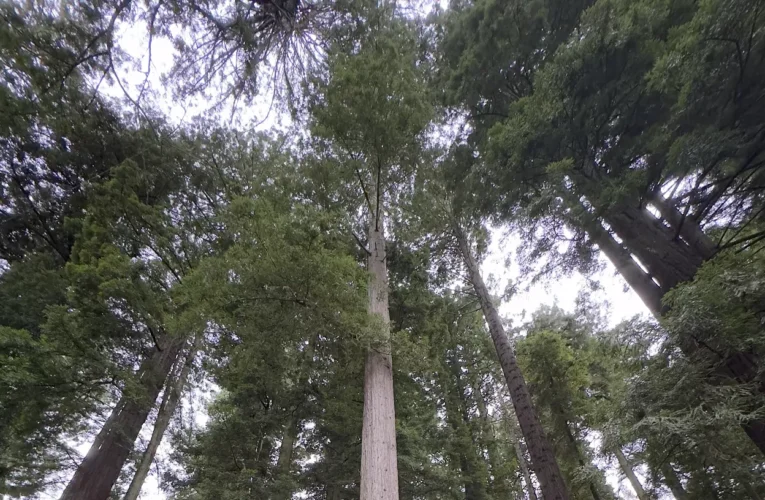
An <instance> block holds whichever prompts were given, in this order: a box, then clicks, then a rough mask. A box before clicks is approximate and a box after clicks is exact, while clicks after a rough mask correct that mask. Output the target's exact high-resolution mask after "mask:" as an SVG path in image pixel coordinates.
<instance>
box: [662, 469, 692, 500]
mask: <svg viewBox="0 0 765 500" xmlns="http://www.w3.org/2000/svg"><path fill="white" fill-rule="evenodd" d="M661 473H662V475H663V476H664V484H666V485H667V487H668V488H669V490H670V491H671V492H672V495H673V496H674V497H675V500H686V499H687V498H688V494H687V493H686V492H685V488H683V483H682V482H681V481H680V478H679V477H677V472H675V469H674V468H673V467H672V465H671V464H670V463H669V462H665V463H664V465H663V466H662V468H661Z"/></svg>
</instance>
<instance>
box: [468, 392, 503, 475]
mask: <svg viewBox="0 0 765 500" xmlns="http://www.w3.org/2000/svg"><path fill="white" fill-rule="evenodd" d="M473 394H474V397H475V401H476V406H477V407H478V415H479V416H480V417H481V426H482V427H483V433H484V435H485V436H486V450H487V452H488V454H489V468H490V470H491V475H492V476H493V478H494V479H493V480H494V481H495V482H500V483H503V484H505V485H507V478H506V477H498V475H497V472H498V471H499V468H500V467H499V450H498V449H497V436H496V433H495V432H494V425H492V422H491V420H490V419H489V410H488V408H487V407H486V400H485V398H484V395H483V392H482V391H481V382H480V380H476V381H475V385H474V387H473Z"/></svg>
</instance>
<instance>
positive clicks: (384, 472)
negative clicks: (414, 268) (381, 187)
mask: <svg viewBox="0 0 765 500" xmlns="http://www.w3.org/2000/svg"><path fill="white" fill-rule="evenodd" d="M370 212H371V213H370V217H369V218H370V220H369V256H368V259H367V262H368V271H369V313H370V314H371V315H372V316H376V317H377V318H378V319H379V323H380V328H381V330H382V331H381V332H380V334H381V337H380V339H379V341H377V342H375V344H374V345H371V346H370V347H369V349H368V351H367V359H366V365H365V368H364V415H363V424H362V430H361V497H360V498H361V500H398V466H397V463H396V415H395V407H394V402H393V365H392V359H391V351H390V315H389V311H388V270H387V264H386V260H385V259H386V257H385V236H384V234H383V225H384V221H383V217H384V214H383V210H382V207H380V206H379V204H378V207H377V210H374V211H370ZM375 212H376V213H375Z"/></svg>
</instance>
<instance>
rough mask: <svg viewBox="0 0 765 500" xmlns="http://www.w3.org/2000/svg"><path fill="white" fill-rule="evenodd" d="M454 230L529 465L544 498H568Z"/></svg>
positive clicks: (477, 274)
mask: <svg viewBox="0 0 765 500" xmlns="http://www.w3.org/2000/svg"><path fill="white" fill-rule="evenodd" d="M454 233H455V236H456V237H457V240H458V243H459V248H460V251H461V253H462V258H463V260H464V262H465V267H467V271H468V275H469V278H470V281H471V282H472V284H473V288H474V289H475V292H476V294H477V295H478V300H479V302H480V303H481V309H482V310H483V313H484V316H485V317H486V321H487V323H488V324H489V332H490V333H491V338H492V340H493V342H494V347H495V349H496V350H497V356H498V357H499V362H500V365H501V366H502V372H503V373H504V376H505V382H506V383H507V388H508V391H509V392H510V397H511V398H512V401H513V406H514V407H515V414H516V415H517V416H518V423H519V424H520V426H521V432H522V433H523V437H524V439H525V440H526V445H527V446H528V447H529V454H530V455H531V467H532V469H533V470H534V473H535V474H536V476H537V479H539V483H540V486H541V489H542V495H543V496H544V498H545V500H568V499H569V498H570V497H569V493H568V489H567V488H566V484H565V483H564V481H563V476H562V475H561V472H560V468H559V467H558V462H557V461H556V459H555V455H554V454H553V449H552V446H550V442H549V441H548V440H547V436H546V435H545V432H544V429H543V428H542V424H541V422H540V421H539V417H538V416H537V413H536V411H535V409H534V406H533V404H532V402H531V394H530V393H529V390H528V387H526V381H525V380H524V379H523V374H522V373H521V370H520V367H519V366H518V362H517V360H516V358H515V352H514V350H513V346H512V344H511V343H510V339H509V338H508V337H507V335H506V334H505V329H504V327H503V326H502V320H501V319H500V317H499V313H498V312H497V309H496V307H495V306H494V304H493V303H492V301H491V296H490V295H489V290H488V289H487V288H486V285H485V284H484V282H483V278H482V277H481V271H480V269H479V268H478V263H477V262H476V260H475V258H474V257H473V252H472V250H471V248H470V245H469V244H468V241H467V237H466V236H465V233H464V232H463V230H462V228H461V227H459V225H457V224H455V227H454Z"/></svg>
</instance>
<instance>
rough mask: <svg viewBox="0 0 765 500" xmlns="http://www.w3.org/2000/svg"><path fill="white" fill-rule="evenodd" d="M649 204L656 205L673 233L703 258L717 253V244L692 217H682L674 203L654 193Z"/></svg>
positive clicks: (705, 258) (708, 257) (709, 257)
mask: <svg viewBox="0 0 765 500" xmlns="http://www.w3.org/2000/svg"><path fill="white" fill-rule="evenodd" d="M650 202H651V204H652V205H653V206H654V207H656V209H657V210H658V211H659V213H660V214H661V216H662V217H663V218H664V220H666V221H667V222H668V223H669V225H670V227H671V228H672V229H673V230H674V231H675V234H676V235H678V236H680V237H682V238H683V240H685V242H686V243H687V244H688V246H690V247H691V248H692V249H693V251H694V252H696V253H697V254H698V255H700V256H701V257H702V258H703V259H704V260H708V259H711V258H712V257H714V255H715V254H716V253H717V245H715V242H714V241H712V239H711V238H710V237H709V236H707V235H706V233H705V232H704V230H703V229H701V227H699V225H698V224H697V223H696V221H695V220H693V218H692V217H690V216H687V217H683V214H681V213H680V211H679V210H677V208H675V206H674V205H672V204H671V203H670V202H669V201H667V199H666V198H664V196H663V195H662V194H661V193H655V194H654V195H653V196H651V197H650Z"/></svg>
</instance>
